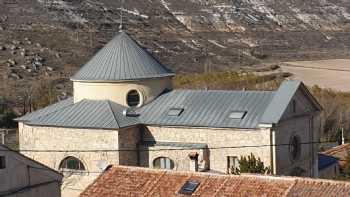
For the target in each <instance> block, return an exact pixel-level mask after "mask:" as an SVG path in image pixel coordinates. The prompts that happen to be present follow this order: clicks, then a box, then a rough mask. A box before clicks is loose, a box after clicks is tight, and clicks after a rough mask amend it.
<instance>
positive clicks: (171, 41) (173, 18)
mask: <svg viewBox="0 0 350 197" xmlns="http://www.w3.org/2000/svg"><path fill="white" fill-rule="evenodd" d="M121 13H123V16H124V17H123V23H124V25H123V27H124V29H125V30H126V31H127V32H129V33H130V34H132V36H133V37H135V38H136V39H137V40H140V44H141V45H143V46H145V47H147V48H148V49H149V50H150V52H151V53H153V54H154V55H155V56H157V57H158V58H159V59H160V60H161V61H162V62H163V63H164V64H166V65H168V66H169V67H171V68H172V69H173V70H175V71H177V72H205V71H211V70H227V69H236V68H239V67H242V66H247V65H253V64H258V63H261V62H275V61H282V60H296V59H303V60H305V59H321V58H346V57H348V55H349V46H350V36H349V33H350V1H348V0H307V1H305V0H125V3H124V6H123V8H121V3H120V1H118V0H1V1H0V74H1V75H2V77H3V79H4V83H2V85H0V89H1V90H2V91H1V92H5V93H6V94H9V95H12V96H13V95H17V94H18V92H21V91H22V92H23V90H24V89H26V90H28V87H30V83H32V82H37V81H38V80H41V79H43V78H45V77H54V78H55V80H56V81H55V83H56V84H55V89H57V90H59V91H60V92H61V93H62V95H61V96H65V95H66V92H68V94H69V91H70V90H69V89H70V87H69V85H68V84H69V83H66V82H67V76H69V75H70V74H71V73H72V72H74V71H75V70H77V69H78V68H79V66H81V65H82V64H83V63H84V62H86V61H87V60H88V59H89V57H91V55H92V54H93V53H94V52H96V51H97V50H98V49H99V48H100V47H102V46H103V45H104V44H105V43H106V42H107V41H108V40H110V39H111V38H112V37H113V35H115V34H116V33H117V32H118V30H119V27H120V22H121V16H120V14H121ZM9 87H10V88H9ZM5 89H10V90H11V91H3V90H5ZM5 93H3V94H5Z"/></svg>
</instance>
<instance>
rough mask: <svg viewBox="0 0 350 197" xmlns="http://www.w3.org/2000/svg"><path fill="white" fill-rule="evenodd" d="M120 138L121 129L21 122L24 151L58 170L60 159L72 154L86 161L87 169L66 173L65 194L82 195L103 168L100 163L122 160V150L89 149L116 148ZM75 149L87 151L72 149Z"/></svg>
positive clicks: (20, 130) (20, 128)
mask: <svg viewBox="0 0 350 197" xmlns="http://www.w3.org/2000/svg"><path fill="white" fill-rule="evenodd" d="M118 140H119V139H118V131H117V130H101V129H100V130H97V129H74V128H58V127H37V126H29V125H25V124H23V123H19V149H20V151H21V153H23V154H25V155H26V156H28V157H30V158H32V159H34V160H36V161H39V162H41V163H43V164H45V165H47V166H48V167H51V168H53V169H56V170H58V169H59V165H60V162H61V161H62V160H63V159H64V158H66V157H68V156H74V157H76V158H78V159H79V160H80V161H82V163H83V164H84V166H85V169H86V172H84V173H81V174H78V175H77V174H71V175H68V176H67V175H65V178H64V181H63V185H62V196H63V197H65V196H72V197H74V196H78V195H79V193H80V192H81V191H82V190H83V189H85V188H86V186H87V185H89V184H90V183H91V182H92V181H93V180H94V179H95V178H96V177H97V176H98V175H99V172H101V171H102V170H101V169H100V168H99V164H101V163H105V164H119V154H118V152H113V151H109V152H104V151H94V152H89V151H87V150H116V149H118V148H119V146H118ZM26 150H43V152H40V151H39V152H32V151H26ZM50 150H56V151H57V152H51V151H50ZM72 150H83V152H78V151H77V152H71V151H72Z"/></svg>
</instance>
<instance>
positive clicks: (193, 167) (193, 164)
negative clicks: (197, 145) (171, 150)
mask: <svg viewBox="0 0 350 197" xmlns="http://www.w3.org/2000/svg"><path fill="white" fill-rule="evenodd" d="M198 155H199V154H198V153H197V152H191V153H190V154H188V157H189V158H190V160H191V161H190V171H192V172H198Z"/></svg>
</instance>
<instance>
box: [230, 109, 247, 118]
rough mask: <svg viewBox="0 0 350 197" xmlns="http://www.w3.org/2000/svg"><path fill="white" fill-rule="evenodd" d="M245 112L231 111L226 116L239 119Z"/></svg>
mask: <svg viewBox="0 0 350 197" xmlns="http://www.w3.org/2000/svg"><path fill="white" fill-rule="evenodd" d="M246 114H247V111H231V112H230V114H229V115H228V118H230V119H236V120H241V119H243V118H244V117H245V115H246Z"/></svg>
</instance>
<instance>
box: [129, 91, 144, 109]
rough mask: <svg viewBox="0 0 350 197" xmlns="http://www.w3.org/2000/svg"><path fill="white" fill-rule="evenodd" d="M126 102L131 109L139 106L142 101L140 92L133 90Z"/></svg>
mask: <svg viewBox="0 0 350 197" xmlns="http://www.w3.org/2000/svg"><path fill="white" fill-rule="evenodd" d="M126 101H127V103H128V105H129V106H130V107H136V106H138V105H139V104H140V101H141V98H140V94H139V92H138V91H137V90H131V91H130V92H129V93H128V95H127V97H126Z"/></svg>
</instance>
